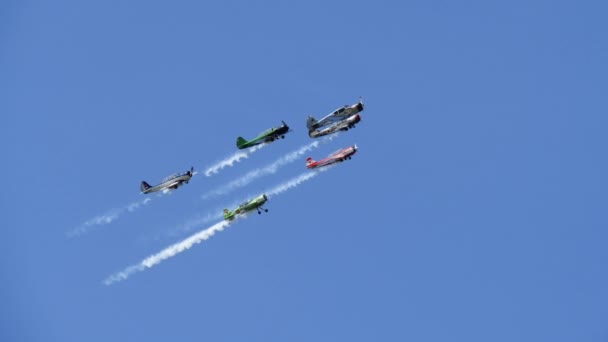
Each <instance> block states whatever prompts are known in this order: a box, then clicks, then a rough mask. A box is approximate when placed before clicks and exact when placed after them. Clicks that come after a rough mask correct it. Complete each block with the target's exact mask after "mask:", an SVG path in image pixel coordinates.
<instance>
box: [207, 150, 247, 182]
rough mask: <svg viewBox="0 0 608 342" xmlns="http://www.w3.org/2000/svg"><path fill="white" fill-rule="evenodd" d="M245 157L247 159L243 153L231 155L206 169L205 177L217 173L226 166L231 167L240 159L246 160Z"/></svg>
mask: <svg viewBox="0 0 608 342" xmlns="http://www.w3.org/2000/svg"><path fill="white" fill-rule="evenodd" d="M247 157H248V155H247V153H245V152H236V153H235V154H233V155H231V156H230V157H228V158H225V159H223V160H220V161H219V162H217V163H215V164H213V165H212V166H210V167H208V168H207V170H206V171H205V176H207V177H210V176H211V175H213V174H216V173H218V172H219V171H220V170H221V169H223V168H225V167H227V166H233V165H234V163H237V162H239V161H241V159H243V158H247Z"/></svg>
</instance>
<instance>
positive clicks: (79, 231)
mask: <svg viewBox="0 0 608 342" xmlns="http://www.w3.org/2000/svg"><path fill="white" fill-rule="evenodd" d="M151 200H152V199H151V198H150V197H147V198H145V199H143V200H141V201H137V202H133V203H130V204H127V205H125V206H124V207H122V208H116V209H112V210H109V211H108V212H106V213H105V214H102V215H99V216H95V217H94V218H92V219H90V220H87V221H86V222H84V223H83V224H81V225H80V226H78V227H76V228H74V229H73V230H71V231H70V232H68V233H67V234H66V235H67V236H68V237H69V238H73V237H76V236H79V235H83V234H85V233H88V232H89V231H91V230H92V229H94V228H95V227H97V226H102V225H106V224H109V223H112V222H113V221H115V220H117V219H118V218H119V217H120V216H121V215H122V214H124V213H125V212H130V213H131V212H134V211H135V210H137V209H139V208H140V207H142V206H144V205H146V204H148V203H150V201H151Z"/></svg>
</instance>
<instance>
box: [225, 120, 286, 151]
mask: <svg viewBox="0 0 608 342" xmlns="http://www.w3.org/2000/svg"><path fill="white" fill-rule="evenodd" d="M282 122H283V124H282V125H281V126H279V127H272V128H269V129H267V130H265V131H264V132H262V133H260V135H259V136H257V137H256V138H254V139H252V140H249V141H247V140H245V139H244V138H243V137H238V138H236V147H238V148H239V149H241V150H242V149H244V148H248V147H252V146H255V145H259V144H263V143H267V142H273V141H275V140H277V139H279V138H281V139H285V134H286V133H287V132H289V126H287V124H286V123H285V121H282Z"/></svg>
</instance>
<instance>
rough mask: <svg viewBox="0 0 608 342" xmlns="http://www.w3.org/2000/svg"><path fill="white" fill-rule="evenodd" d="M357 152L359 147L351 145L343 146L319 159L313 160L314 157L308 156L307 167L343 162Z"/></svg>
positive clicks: (314, 167)
mask: <svg viewBox="0 0 608 342" xmlns="http://www.w3.org/2000/svg"><path fill="white" fill-rule="evenodd" d="M355 153H357V147H356V146H349V147H346V148H343V149H341V150H339V151H337V152H335V153H333V154H331V155H330V156H329V157H327V158H324V159H321V160H319V161H315V160H312V158H308V159H307V160H306V167H307V168H309V169H316V168H319V167H324V166H328V165H331V164H334V163H339V162H343V161H345V160H347V159H350V158H351V156H352V155H353V154H355Z"/></svg>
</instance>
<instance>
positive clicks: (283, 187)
mask: <svg viewBox="0 0 608 342" xmlns="http://www.w3.org/2000/svg"><path fill="white" fill-rule="evenodd" d="M318 174H319V172H318V171H309V172H305V173H302V174H301V175H299V176H298V177H295V178H292V179H290V180H288V181H287V182H285V183H283V184H279V185H277V186H276V187H274V188H272V189H271V190H268V191H266V192H265V193H266V195H268V196H273V195H278V194H280V193H283V192H285V191H287V190H289V189H291V188H295V187H296V186H298V185H300V184H302V183H304V182H306V181H307V180H309V179H311V178H313V177H314V176H316V175H318Z"/></svg>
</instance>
